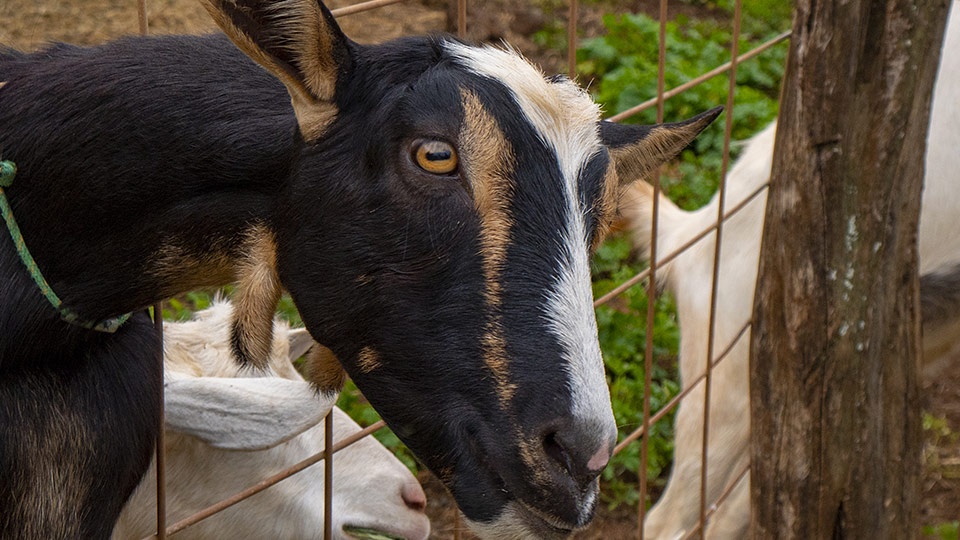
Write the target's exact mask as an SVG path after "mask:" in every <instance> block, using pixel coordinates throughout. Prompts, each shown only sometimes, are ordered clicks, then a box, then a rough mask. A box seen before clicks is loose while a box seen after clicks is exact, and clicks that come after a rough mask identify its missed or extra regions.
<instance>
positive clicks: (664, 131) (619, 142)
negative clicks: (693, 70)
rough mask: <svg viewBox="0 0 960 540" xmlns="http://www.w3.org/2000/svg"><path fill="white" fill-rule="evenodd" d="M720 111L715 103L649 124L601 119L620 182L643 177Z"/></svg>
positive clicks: (688, 141) (721, 108) (601, 131)
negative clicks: (673, 120) (688, 115)
mask: <svg viewBox="0 0 960 540" xmlns="http://www.w3.org/2000/svg"><path fill="white" fill-rule="evenodd" d="M722 111H723V107H715V108H713V109H710V110H709V111H707V112H704V113H700V114H698V115H697V116H694V117H693V118H691V119H689V120H685V121H683V122H676V123H672V124H656V125H652V126H636V125H623V124H616V123H613V122H600V138H601V139H602V140H603V144H605V145H606V146H607V150H608V151H609V152H610V157H611V158H613V162H614V164H615V167H616V171H617V177H618V178H619V179H620V184H621V185H625V184H629V183H631V182H633V181H635V180H639V179H640V178H643V177H645V176H646V175H648V174H650V173H651V172H653V170H654V169H656V168H657V167H659V166H660V165H662V164H663V163H665V162H667V161H668V160H670V159H672V158H673V157H674V156H676V155H677V154H679V153H680V151H681V150H683V149H684V148H686V147H687V145H688V144H690V143H691V142H692V141H693V139H694V138H696V136H697V135H699V134H700V132H701V131H703V130H704V129H705V128H706V127H707V126H709V125H710V123H711V122H713V121H714V119H716V118H717V116H719V115H720V113H721V112H722Z"/></svg>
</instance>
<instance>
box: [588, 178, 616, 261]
mask: <svg viewBox="0 0 960 540" xmlns="http://www.w3.org/2000/svg"><path fill="white" fill-rule="evenodd" d="M602 182H603V191H602V192H601V193H600V199H599V200H598V201H596V203H594V209H595V210H596V216H597V225H596V227H597V228H596V231H595V232H594V233H593V239H592V240H591V242H590V252H591V253H593V252H596V251H597V248H599V247H600V244H602V243H603V241H604V239H605V238H606V237H607V233H609V232H610V227H611V226H612V225H613V220H614V217H615V216H616V213H617V207H618V205H619V203H620V180H619V177H618V176H617V168H616V167H614V165H613V161H612V160H611V162H610V164H609V165H608V166H607V172H606V174H604V175H603V180H602Z"/></svg>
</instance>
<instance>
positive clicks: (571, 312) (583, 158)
mask: <svg viewBox="0 0 960 540" xmlns="http://www.w3.org/2000/svg"><path fill="white" fill-rule="evenodd" d="M445 48H446V49H447V51H448V52H449V53H451V55H453V56H454V57H455V58H456V59H457V60H458V61H459V62H460V63H461V64H462V65H464V66H465V67H466V68H468V69H470V70H471V71H473V72H474V73H476V74H478V75H480V76H483V77H488V78H491V79H495V80H497V81H499V82H501V83H502V84H504V85H505V86H506V87H507V88H509V89H510V90H511V91H512V92H513V95H514V98H515V99H516V101H517V103H518V104H519V105H520V108H521V110H522V111H523V113H524V115H525V116H526V119H527V121H528V122H529V123H530V125H531V126H532V127H533V128H534V130H535V131H536V132H537V133H538V135H539V137H540V139H541V140H542V142H543V143H545V144H546V145H547V147H548V148H552V149H553V150H554V151H555V152H556V156H557V163H558V165H559V168H560V172H561V174H562V175H563V179H564V191H565V197H566V200H567V222H566V224H565V227H564V230H563V231H562V237H561V242H563V244H564V245H563V246H562V250H561V253H562V257H563V260H560V261H558V263H559V267H560V274H559V275H558V276H557V277H556V280H555V282H554V286H553V287H552V289H551V290H550V291H549V292H548V293H547V294H546V302H545V313H544V316H545V318H546V319H547V321H548V324H549V326H550V328H551V330H552V331H553V332H554V333H555V334H556V336H557V337H558V339H559V342H560V344H561V346H562V348H563V350H564V351H565V353H564V360H565V364H566V368H567V372H568V374H569V376H570V384H571V387H572V388H571V390H572V394H573V396H572V397H573V411H572V412H573V414H574V416H576V417H577V418H579V419H582V420H587V421H591V422H595V423H596V424H597V430H598V435H600V436H601V437H608V436H611V435H612V434H613V433H615V431H616V427H615V422H614V419H613V411H612V409H611V406H610V393H609V390H608V389H607V383H606V378H605V376H604V367H603V357H602V356H601V354H600V346H599V342H598V341H597V323H596V317H595V315H594V311H593V291H592V290H591V286H590V263H589V253H588V249H587V247H588V246H589V239H588V237H587V230H586V220H585V217H584V216H585V213H586V211H587V209H586V208H583V207H582V206H581V204H580V201H579V197H578V195H577V193H578V180H579V178H580V172H581V171H582V169H583V168H584V167H585V166H586V164H587V163H588V161H589V160H590V159H591V158H592V157H593V156H595V155H596V154H597V153H599V152H600V151H601V149H602V144H601V142H600V136H599V132H598V127H597V122H598V121H599V119H600V108H599V107H598V106H597V105H596V104H595V103H594V102H593V101H592V100H591V99H590V97H589V96H588V95H587V94H586V93H585V92H584V91H583V90H581V89H580V88H579V87H577V86H576V85H575V84H574V83H572V82H570V81H560V82H557V83H551V82H549V81H547V80H546V79H545V78H544V76H543V74H542V73H541V72H540V71H539V70H538V69H537V68H535V67H534V66H533V65H531V64H530V63H529V62H527V61H526V60H524V59H523V58H522V57H521V56H520V55H519V54H517V53H515V52H513V51H504V50H500V49H496V48H493V47H471V46H468V45H464V44H461V43H456V42H447V43H446V44H445Z"/></svg>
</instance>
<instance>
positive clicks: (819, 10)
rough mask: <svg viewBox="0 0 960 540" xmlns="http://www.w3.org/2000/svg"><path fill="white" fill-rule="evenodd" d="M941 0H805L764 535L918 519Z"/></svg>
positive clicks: (765, 279) (784, 201) (786, 156)
mask: <svg viewBox="0 0 960 540" xmlns="http://www.w3.org/2000/svg"><path fill="white" fill-rule="evenodd" d="M946 8H947V1H946V0H918V1H916V2H908V1H905V0H876V1H870V0H850V1H847V2H822V1H816V0H798V2H797V7H796V18H795V20H794V25H793V36H792V41H791V45H790V54H789V58H788V61H787V66H788V69H787V75H786V79H785V81H784V94H783V99H782V101H781V105H780V125H779V129H778V133H777V143H776V152H775V156H774V162H773V171H772V175H771V186H770V194H769V197H768V203H767V212H766V227H765V230H764V236H763V251H762V255H761V262H760V272H759V280H758V288H757V294H756V304H755V311H754V321H755V322H754V330H753V333H752V352H751V361H750V376H751V379H750V381H751V382H750V385H751V387H750V397H751V403H752V411H751V412H752V447H751V460H752V461H751V464H752V465H751V466H752V469H751V475H752V488H751V489H752V492H751V499H752V505H753V512H752V531H753V532H752V534H753V537H754V538H764V539H766V538H776V539H790V538H797V539H804V540H806V539H829V538H865V539H871V540H873V539H906V538H913V537H915V536H917V535H918V533H919V526H918V524H917V519H916V517H917V501H918V498H919V471H920V449H921V430H920V427H919V426H920V411H919V406H918V401H917V397H918V396H917V358H918V355H919V354H920V353H919V350H920V349H919V335H920V327H919V307H918V300H917V288H918V280H917V253H916V237H917V219H918V215H919V206H920V192H921V191H920V190H921V183H922V175H923V155H924V149H925V147H926V133H927V120H928V113H929V109H930V94H931V89H932V87H933V79H934V75H935V73H936V67H937V63H938V60H939V50H940V44H941V40H942V36H943V28H944V24H945V20H946ZM958 151H960V150H958Z"/></svg>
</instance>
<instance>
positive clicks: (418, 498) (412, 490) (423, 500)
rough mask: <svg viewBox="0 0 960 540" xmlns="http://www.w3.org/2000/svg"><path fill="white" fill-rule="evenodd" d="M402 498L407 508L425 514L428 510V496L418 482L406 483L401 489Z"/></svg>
mask: <svg viewBox="0 0 960 540" xmlns="http://www.w3.org/2000/svg"><path fill="white" fill-rule="evenodd" d="M400 497H401V498H402V499H403V503H404V504H406V505H407V508H409V509H411V510H416V511H417V512H423V511H424V510H426V508H427V495H426V493H424V492H423V488H422V487H420V484H418V483H416V482H406V483H404V484H403V487H401V488H400Z"/></svg>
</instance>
